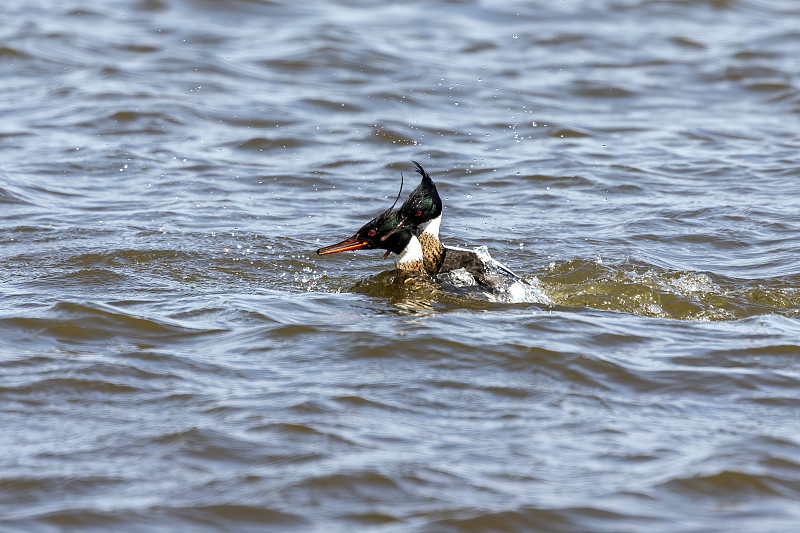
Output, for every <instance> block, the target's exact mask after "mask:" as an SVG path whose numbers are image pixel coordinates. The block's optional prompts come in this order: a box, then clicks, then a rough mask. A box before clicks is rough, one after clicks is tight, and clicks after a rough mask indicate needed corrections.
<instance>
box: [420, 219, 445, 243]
mask: <svg viewBox="0 0 800 533" xmlns="http://www.w3.org/2000/svg"><path fill="white" fill-rule="evenodd" d="M441 224H442V215H441V214H440V215H439V216H438V217H436V218H434V219H433V220H429V221H427V222H425V223H424V224H420V225H419V229H421V230H422V233H429V234H431V235H433V236H434V237H436V238H437V239H438V238H439V226H440V225H441Z"/></svg>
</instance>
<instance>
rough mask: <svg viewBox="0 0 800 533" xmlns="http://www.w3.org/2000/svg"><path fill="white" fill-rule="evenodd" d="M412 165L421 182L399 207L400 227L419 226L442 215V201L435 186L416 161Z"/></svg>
mask: <svg viewBox="0 0 800 533" xmlns="http://www.w3.org/2000/svg"><path fill="white" fill-rule="evenodd" d="M412 163H414V166H416V167H417V172H418V173H419V174H420V176H422V181H421V182H420V184H419V185H418V186H417V188H416V189H414V191H413V192H412V193H411V194H410V195H409V196H408V198H407V199H406V201H405V202H403V205H402V206H401V207H400V221H401V224H400V225H401V226H406V225H410V226H419V225H420V224H424V223H425V222H428V221H430V220H433V219H434V218H436V217H438V216H439V215H441V214H442V199H441V198H439V191H437V190H436V184H434V183H433V180H432V179H431V177H430V176H429V175H428V173H427V172H425V169H423V168H422V165H420V164H419V163H417V162H416V161H412Z"/></svg>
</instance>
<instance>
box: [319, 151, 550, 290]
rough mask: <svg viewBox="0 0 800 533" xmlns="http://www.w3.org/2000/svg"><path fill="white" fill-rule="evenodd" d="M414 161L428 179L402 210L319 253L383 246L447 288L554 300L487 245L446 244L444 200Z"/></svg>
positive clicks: (413, 271)
mask: <svg viewBox="0 0 800 533" xmlns="http://www.w3.org/2000/svg"><path fill="white" fill-rule="evenodd" d="M412 163H414V165H415V166H416V170H417V172H418V173H419V174H420V175H421V176H422V181H421V182H420V184H419V185H418V186H417V188H416V189H414V191H413V192H412V193H411V194H410V195H409V197H408V198H407V199H406V201H405V202H404V203H403V205H402V206H401V207H400V209H399V210H398V211H393V210H392V208H390V209H388V210H387V211H385V212H384V213H382V214H381V215H379V216H377V217H375V218H374V219H372V220H371V221H369V222H368V223H367V224H365V225H364V226H363V227H362V228H361V229H360V230H358V231H357V232H356V234H355V235H354V236H353V237H351V238H350V239H346V240H344V241H342V242H341V243H339V244H335V245H332V246H327V247H325V248H320V249H319V250H317V253H318V254H319V255H325V254H329V253H337V252H343V251H346V250H358V249H374V248H382V249H384V250H387V252H386V254H385V255H384V258H385V257H388V255H389V253H391V252H394V253H396V254H397V255H398V258H397V268H398V270H399V271H401V272H402V273H404V274H408V275H414V276H419V275H424V274H427V275H428V276H432V277H434V279H435V280H436V281H437V282H439V283H441V284H442V285H444V286H451V287H457V288H461V287H475V288H476V289H478V290H479V291H480V293H481V294H482V296H483V297H484V298H486V299H489V300H502V301H510V302H526V301H527V302H540V303H550V299H549V298H548V297H547V296H545V295H544V293H543V292H541V290H539V289H538V288H536V287H534V286H533V285H532V284H531V283H529V282H528V281H525V280H524V279H522V278H521V277H519V276H517V275H516V274H514V272H512V271H511V270H509V269H508V268H507V267H506V266H504V265H502V264H501V263H499V262H498V261H496V260H494V259H493V258H492V257H491V256H490V255H489V252H488V251H487V250H486V247H485V246H481V247H478V248H476V249H474V250H469V249H465V248H455V247H451V246H443V245H442V243H441V241H440V239H439V227H440V225H441V220H442V200H441V198H440V197H439V192H438V191H437V189H436V185H435V184H434V183H433V180H432V179H431V177H430V176H429V175H428V173H427V172H425V170H424V169H423V168H422V166H421V165H420V164H419V163H417V162H416V161H412ZM401 190H402V186H401ZM398 197H399V195H398ZM396 202H397V200H395V203H396ZM392 207H394V206H392ZM420 263H421V267H420ZM487 291H488V292H487Z"/></svg>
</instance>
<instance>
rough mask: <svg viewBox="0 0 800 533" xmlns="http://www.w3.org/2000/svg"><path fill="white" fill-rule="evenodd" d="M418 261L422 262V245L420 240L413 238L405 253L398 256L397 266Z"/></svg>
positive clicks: (404, 250) (404, 249)
mask: <svg viewBox="0 0 800 533" xmlns="http://www.w3.org/2000/svg"><path fill="white" fill-rule="evenodd" d="M416 261H422V245H421V244H420V243H419V239H417V238H416V237H414V236H412V237H411V240H410V241H408V244H406V247H405V248H403V251H402V252H400V253H399V254H398V255H397V266H400V265H401V264H404V263H413V262H416Z"/></svg>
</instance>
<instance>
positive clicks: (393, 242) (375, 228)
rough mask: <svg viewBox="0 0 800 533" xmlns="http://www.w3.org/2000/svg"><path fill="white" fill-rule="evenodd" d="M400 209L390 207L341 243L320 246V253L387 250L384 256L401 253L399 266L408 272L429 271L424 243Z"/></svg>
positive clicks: (398, 257)
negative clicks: (403, 219) (404, 224)
mask: <svg viewBox="0 0 800 533" xmlns="http://www.w3.org/2000/svg"><path fill="white" fill-rule="evenodd" d="M399 222H400V212H399V211H397V210H393V209H391V208H390V209H388V210H386V211H384V212H383V213H381V214H380V215H378V216H377V217H375V218H373V219H372V220H370V221H369V222H367V223H366V224H364V225H363V226H362V227H361V229H359V230H358V231H357V232H356V234H355V235H353V236H352V237H350V238H349V239H345V240H343V241H342V242H340V243H338V244H333V245H331V246H325V247H324V248H320V249H319V250H317V254H318V255H327V254H335V253H339V252H346V251H348V250H362V249H363V250H374V249H376V248H380V249H383V250H386V253H385V254H384V255H383V258H384V259H386V258H387V257H388V256H389V254H390V253H395V254H397V259H396V264H397V270H399V271H400V272H401V273H402V274H404V275H406V276H422V275H426V271H425V267H424V263H423V262H424V256H423V252H422V245H421V244H420V241H419V239H417V236H416V235H414V233H413V231H412V229H411V228H408V227H400V226H399Z"/></svg>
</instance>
